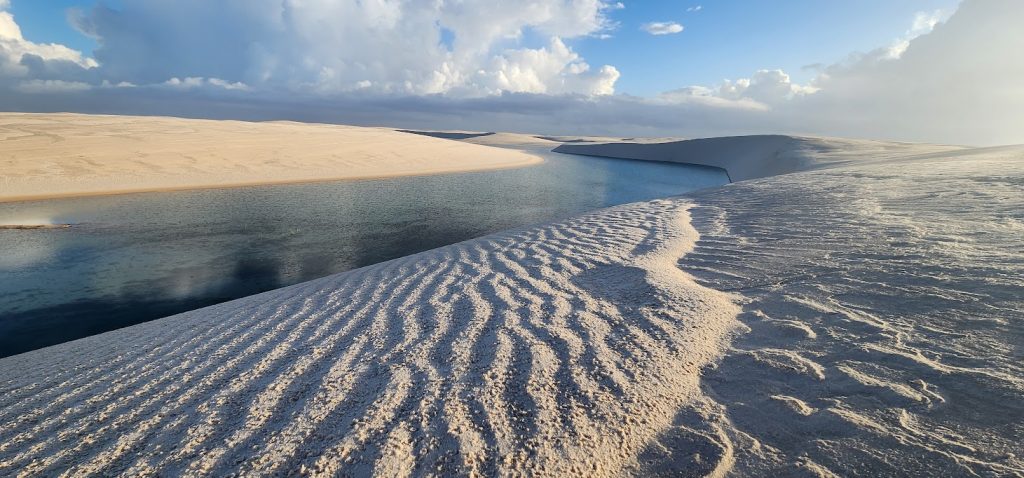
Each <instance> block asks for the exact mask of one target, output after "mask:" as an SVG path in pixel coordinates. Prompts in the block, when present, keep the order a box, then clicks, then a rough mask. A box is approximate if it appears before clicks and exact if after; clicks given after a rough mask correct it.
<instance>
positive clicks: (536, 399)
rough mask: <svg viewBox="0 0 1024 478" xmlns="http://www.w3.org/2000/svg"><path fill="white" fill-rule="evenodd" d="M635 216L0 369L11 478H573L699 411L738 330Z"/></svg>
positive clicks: (679, 220)
mask: <svg viewBox="0 0 1024 478" xmlns="http://www.w3.org/2000/svg"><path fill="white" fill-rule="evenodd" d="M687 208H688V203H686V202H685V201H683V200H664V201H655V202H651V203H641V204H634V205H628V206H623V207H618V208H613V209H609V210H604V211H599V212H596V213H593V214H589V215H585V216H580V217H577V218H573V219H570V220H566V221H564V222H560V223H556V224H550V225H545V226H538V227H534V228H529V229H524V230H519V231H513V232H509V233H504V234H500V235H496V236H489V237H486V238H483V239H479V240H474V241H469V242H465V243H460V244H456V245H453V246H449V247H445V248H442V249H438V250H435V251H430V252H426V253H422V254H417V255H413V256H409V257H406V258H402V259H398V260H394V261H390V262H385V263H382V264H378V265H375V266H371V267H366V268H363V269H358V270H355V271H351V272H348V273H344V274H340V275H335V276H331V277H327V278H324V279H320V280H317V281H312V282H308V283H304V284H300V285H297V286H293V287H289V288H285V289H280V290H276V291H272V292H268V293H265V294H261V295H258V296H254V297H250V298H246V299H242V300H238V301H234V302H229V303H225V304H222V305H219V306H214V307H211V308H207V309H202V310H199V311H194V312H190V313H186V314H182V315H179V316H175V317H170V318H167V319H163V320H159V321H154V322H150V323H146V324H141V325H138V326H134V327H130V328H126V329H122V330H118V331H114V332H111V333H107V334H103V335H100V336H95V337H90V338H87V339H83V340H79V341H75V342H70V343H66V344H61V345H58V346H55V347H51V348H48V349H43V350H38V351H34V352H30V353H27V354H23V355H19V356H14V357H9V358H6V359H3V360H0V475H2V476H61V475H63V476H83V475H122V476H147V475H149V476H152V475H157V474H159V475H160V476H176V475H187V476H224V475H227V474H239V475H291V474H300V473H301V474H310V475H328V476H331V475H334V476H368V475H376V476H410V475H411V476H429V475H451V474H458V475H465V474H476V475H523V474H529V475H537V476H540V475H566V474H569V475H580V476H584V475H585V476H603V475H610V474H615V473H618V472H620V471H622V469H623V467H626V466H635V465H636V455H637V454H638V453H639V452H640V451H641V450H642V449H644V447H645V446H646V445H647V444H648V443H649V442H650V440H651V439H652V438H653V437H655V436H657V435H658V434H659V433H660V432H662V431H663V430H665V429H666V427H668V426H669V425H670V424H671V422H672V419H673V417H674V416H675V414H676V412H677V411H678V410H679V408H680V407H681V406H682V405H683V404H685V403H688V402H689V401H691V400H694V399H697V398H699V393H700V392H699V380H698V375H699V371H700V369H701V368H702V367H703V366H705V365H706V364H708V363H709V362H711V361H713V360H714V359H715V358H716V357H718V356H719V355H720V353H721V351H722V350H723V349H724V347H725V337H726V335H727V333H728V331H729V330H730V328H731V327H734V326H735V325H736V322H735V315H736V314H737V313H738V312H739V309H738V307H736V306H735V305H734V304H733V302H732V301H731V296H730V295H726V294H723V293H720V292H716V291H714V290H711V289H708V288H705V287H703V286H700V285H698V284H697V283H695V282H693V281H692V279H691V278H690V277H689V276H687V275H686V274H685V273H683V272H682V270H681V269H680V268H679V267H678V266H677V261H678V260H679V258H680V257H682V256H683V255H685V254H686V253H687V252H688V251H689V250H690V249H691V248H692V247H693V244H694V243H695V241H696V239H697V236H696V231H695V230H694V229H692V228H691V226H690V225H689V221H688V219H689V216H688V212H687Z"/></svg>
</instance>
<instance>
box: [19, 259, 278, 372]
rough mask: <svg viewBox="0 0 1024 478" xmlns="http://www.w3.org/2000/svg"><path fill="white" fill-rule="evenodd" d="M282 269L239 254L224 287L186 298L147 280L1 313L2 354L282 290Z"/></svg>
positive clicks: (276, 264) (167, 287) (222, 283)
mask: <svg viewBox="0 0 1024 478" xmlns="http://www.w3.org/2000/svg"><path fill="white" fill-rule="evenodd" d="M280 269H281V267H280V264H279V263H277V262H276V261H274V260H273V259H268V258H259V259H253V258H251V257H248V256H246V255H239V256H237V257H236V258H235V266H234V267H233V268H232V269H231V272H230V273H229V274H227V275H226V276H225V278H224V280H223V281H222V282H221V283H220V284H219V285H217V286H215V287H214V288H211V289H208V290H206V291H203V292H200V293H192V294H188V295H185V296H182V295H180V294H175V293H174V291H173V290H172V288H171V287H170V286H165V287H163V288H161V287H159V285H158V284H154V283H152V282H146V283H145V284H144V285H143V286H142V287H140V289H144V291H139V292H135V291H131V292H128V293H125V294H122V295H118V296H113V297H109V298H106V297H105V298H97V299H86V300H76V301H71V302H66V303H61V304H57V305H53V306H48V307H39V308H34V309H29V310H23V311H16V312H8V313H0V357H7V356H10V355H15V354H19V353H23V352H27V351H30V350H35V349H39V348H43V347H47V346H50V345H55V344H59V343H63V342H67V341H70V340H75V339H79V338H82V337H87V336H90V335H95V334H100V333H103V332H108V331H111V330H115V329H119V328H122V327H128V326H130V325H135V324H140V323H143V322H148V321H150V320H154V319H159V318H161V317H167V316H171V315H175V314H179V313H182V312H185V311H189V310H193V309H198V308H201V307H206V306H210V305H214V304H219V303H222V302H227V301H229V300H233V299H237V298H239V297H244V296H247V295H252V294H258V293H260V292H265V291H268V290H273V289H277V288H279V287H282V286H284V285H286V284H283V283H282V282H281V280H280V279H279V278H280ZM97 317H102V320H94V319H95V318H97Z"/></svg>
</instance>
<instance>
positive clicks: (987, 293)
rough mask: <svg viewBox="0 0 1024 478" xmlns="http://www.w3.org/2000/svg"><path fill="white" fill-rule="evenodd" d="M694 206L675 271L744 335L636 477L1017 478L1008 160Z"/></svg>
mask: <svg viewBox="0 0 1024 478" xmlns="http://www.w3.org/2000/svg"><path fill="white" fill-rule="evenodd" d="M693 199H694V200H695V201H696V202H697V203H698V206H696V207H694V208H693V209H691V214H692V217H693V223H694V226H695V227H696V228H697V229H698V230H699V231H700V234H701V239H700V241H699V242H698V244H697V247H696V249H695V250H694V251H693V252H692V253H690V254H687V256H686V257H685V259H684V261H683V265H684V268H685V269H686V270H687V271H688V272H689V273H690V274H692V275H694V276H695V277H697V278H698V280H699V281H700V282H702V283H703V284H705V285H708V286H710V287H713V288H715V289H718V290H722V291H731V292H735V293H739V294H742V295H743V296H744V299H743V301H744V302H745V303H744V305H743V313H742V314H741V315H740V316H739V319H740V320H741V321H742V322H743V323H744V325H745V326H746V328H747V333H745V334H743V335H741V336H740V337H739V338H738V339H737V340H735V341H734V342H733V345H732V347H731V349H730V350H729V351H728V352H727V354H726V356H725V358H724V359H723V361H722V362H721V363H720V364H719V365H718V366H717V368H715V369H713V370H711V371H709V372H708V373H707V374H705V377H704V380H703V382H704V390H705V391H706V393H707V396H708V397H709V398H708V399H707V400H705V401H703V402H700V403H696V402H695V403H696V405H693V406H688V407H687V411H685V412H683V413H681V414H680V415H679V416H678V417H677V419H676V426H675V427H674V428H673V429H672V432H670V433H666V434H664V435H663V436H662V437H661V438H660V439H659V442H660V443H661V445H659V446H652V447H651V449H649V450H648V451H647V452H645V453H644V454H642V456H643V458H644V461H645V462H647V463H649V467H648V468H647V469H646V470H645V471H646V472H647V473H667V472H669V471H671V470H673V469H679V468H683V469H688V470H703V471H705V472H707V473H712V472H714V471H715V470H716V468H715V467H714V466H708V465H702V464H701V463H700V462H695V461H694V460H693V459H691V458H689V455H687V454H678V453H677V454H672V453H667V452H665V451H664V450H666V449H677V450H678V449H689V450H692V451H694V452H700V453H701V454H702V456H703V457H704V461H705V462H706V461H708V457H711V458H712V459H711V460H710V461H711V462H712V463H713V464H715V466H718V465H719V464H722V463H725V464H727V465H728V466H727V468H728V469H730V470H731V473H732V474H733V475H736V476H791V475H795V476H1024V349H1022V344H1024V150H1021V149H1020V148H1009V149H990V150H984V151H974V152H965V153H963V154H959V155H956V156H953V157H938V156H937V157H934V158H925V159H921V160H915V161H907V162H897V163H890V164H881V165H873V166H870V167H858V168H848V169H841V170H830V171H821V172H814V173H804V174H797V175H790V176H781V177H777V178H771V179H767V180H760V181H754V182H747V183H738V184H734V185H731V186H728V187H726V188H723V189H720V190H714V191H708V192H705V193H697V194H695V195H694V196H693ZM716 457H717V458H716ZM702 466H703V468H702Z"/></svg>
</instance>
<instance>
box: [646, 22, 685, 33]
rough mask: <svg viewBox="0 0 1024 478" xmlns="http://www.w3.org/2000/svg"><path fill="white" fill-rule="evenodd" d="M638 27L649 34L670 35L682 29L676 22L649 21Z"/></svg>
mask: <svg viewBox="0 0 1024 478" xmlns="http://www.w3.org/2000/svg"><path fill="white" fill-rule="evenodd" d="M640 29H641V30H643V31H645V32H647V33H650V34H651V35H672V34H674V33H679V32H681V31H683V26H682V25H680V24H678V23H676V22H650V23H644V24H643V25H640Z"/></svg>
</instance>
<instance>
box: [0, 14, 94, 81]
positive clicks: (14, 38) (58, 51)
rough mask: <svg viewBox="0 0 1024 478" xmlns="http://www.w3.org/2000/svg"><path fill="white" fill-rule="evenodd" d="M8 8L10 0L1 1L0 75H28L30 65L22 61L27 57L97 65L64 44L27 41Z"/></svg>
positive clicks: (83, 67) (39, 60)
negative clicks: (7, 0)
mask: <svg viewBox="0 0 1024 478" xmlns="http://www.w3.org/2000/svg"><path fill="white" fill-rule="evenodd" d="M8 8H10V3H9V2H0V77H26V76H29V75H30V73H31V67H30V66H29V65H26V64H24V60H25V59H26V57H29V58H30V59H36V60H37V61H38V62H43V63H47V62H58V63H67V64H69V65H72V66H74V67H76V68H82V69H92V68H96V67H97V66H99V65H98V64H97V63H96V60H93V59H92V58H88V57H86V56H84V55H83V54H82V52H80V51H77V50H73V49H71V48H68V47H66V46H64V45H60V44H56V43H35V42H31V41H28V40H26V39H25V37H24V36H22V33H21V28H20V27H19V26H18V23H17V22H16V21H15V20H14V15H13V14H12V13H11V12H9V11H7V9H8Z"/></svg>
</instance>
